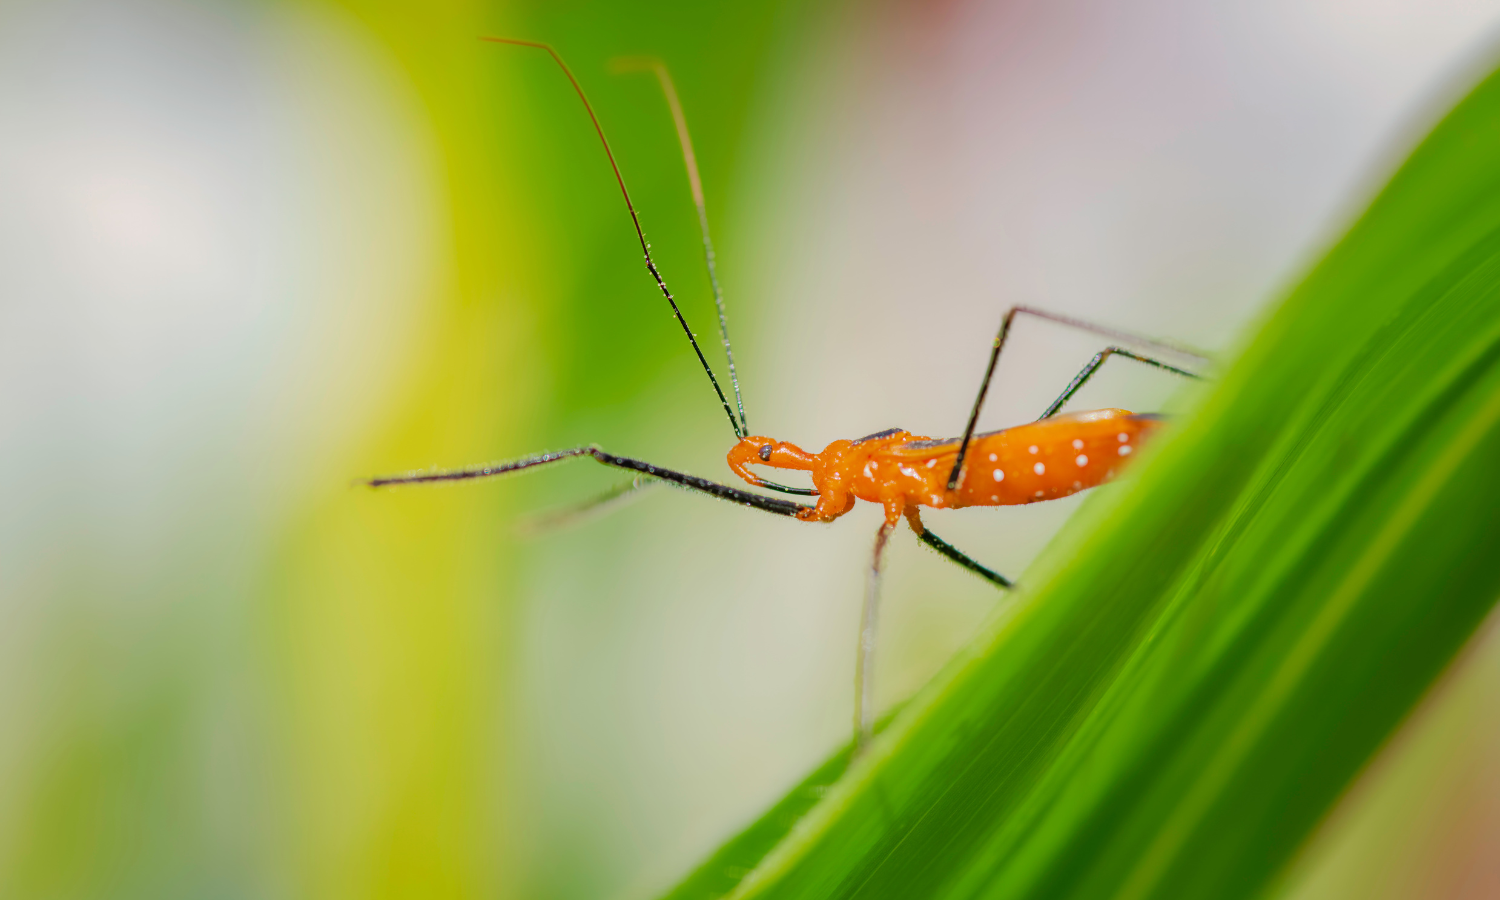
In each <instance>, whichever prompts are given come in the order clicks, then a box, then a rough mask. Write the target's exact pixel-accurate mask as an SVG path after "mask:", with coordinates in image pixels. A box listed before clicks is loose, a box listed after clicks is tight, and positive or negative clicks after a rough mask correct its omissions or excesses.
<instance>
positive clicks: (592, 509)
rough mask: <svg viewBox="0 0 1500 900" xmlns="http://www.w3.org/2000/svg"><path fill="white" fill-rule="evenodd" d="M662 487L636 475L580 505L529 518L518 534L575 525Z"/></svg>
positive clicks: (655, 482) (518, 528) (521, 522)
mask: <svg viewBox="0 0 1500 900" xmlns="http://www.w3.org/2000/svg"><path fill="white" fill-rule="evenodd" d="M659 484H661V482H660V481H658V480H656V479H655V478H652V477H651V476H649V475H637V476H636V477H634V478H632V479H630V480H629V481H627V482H625V483H623V484H617V485H615V486H614V487H612V488H610V489H609V490H607V491H605V492H603V493H601V494H598V495H596V496H593V497H590V498H589V499H587V500H584V501H582V502H580V503H575V504H573V505H572V506H565V507H562V508H561V509H553V510H548V511H547V512H542V513H538V514H536V515H532V516H528V517H526V518H524V519H522V520H521V521H520V522H518V523H517V525H516V532H517V533H518V534H520V535H521V536H523V537H536V536H538V535H541V534H545V533H547V532H549V531H554V530H556V529H559V528H566V527H568V526H570V525H576V524H578V523H579V522H582V521H584V520H586V519H591V518H593V517H594V516H597V515H599V514H600V513H602V512H605V511H606V510H609V509H612V508H614V507H616V506H619V505H620V504H623V503H627V502H629V501H630V500H632V499H634V498H636V497H638V496H640V495H641V493H642V492H643V491H645V490H646V489H647V488H652V487H656V486H657V485H659Z"/></svg>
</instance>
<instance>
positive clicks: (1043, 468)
mask: <svg viewBox="0 0 1500 900" xmlns="http://www.w3.org/2000/svg"><path fill="white" fill-rule="evenodd" d="M1031 471H1033V472H1035V473H1037V474H1038V475H1040V474H1042V473H1043V472H1045V471H1047V467H1046V466H1044V465H1042V464H1041V463H1037V464H1036V465H1034V466H1032V467H1031Z"/></svg>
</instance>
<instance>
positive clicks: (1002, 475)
mask: <svg viewBox="0 0 1500 900" xmlns="http://www.w3.org/2000/svg"><path fill="white" fill-rule="evenodd" d="M994 475H995V480H996V481H1004V480H1005V472H1004V471H1002V470H1000V469H996V470H995V472H994Z"/></svg>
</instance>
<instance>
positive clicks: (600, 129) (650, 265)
mask: <svg viewBox="0 0 1500 900" xmlns="http://www.w3.org/2000/svg"><path fill="white" fill-rule="evenodd" d="M480 40H482V41H488V42H490V43H494V44H511V45H513V46H516V47H535V48H536V49H538V50H545V51H547V55H548V56H551V57H552V60H553V61H554V62H556V63H557V65H558V68H560V69H562V71H563V74H564V75H566V76H567V77H568V81H569V82H570V83H571V84H572V85H573V90H574V92H575V93H577V94H578V99H579V100H581V101H583V108H584V110H585V111H586V112H587V113H588V114H589V121H591V122H593V123H594V132H595V133H596V134H598V135H599V143H600V144H602V145H603V146H604V155H605V156H607V157H609V166H610V168H611V169H613V170H614V173H615V182H616V183H618V184H619V185H620V196H622V197H624V198H625V209H626V211H628V212H629V213H630V224H632V225H634V226H635V236H636V237H637V238H638V239H639V240H640V242H641V253H642V254H644V255H645V257H646V270H647V271H648V272H650V273H651V277H652V278H654V279H656V286H657V287H658V288H660V289H661V292H662V296H664V297H666V298H667V303H668V305H670V306H671V307H672V315H673V316H675V317H676V318H677V324H679V325H681V326H682V332H683V334H686V335H687V339H688V343H690V344H692V345H693V352H694V353H696V354H697V355H698V362H699V363H700V364H701V365H702V366H703V373H704V374H705V375H707V376H708V381H709V384H712V385H713V387H714V393H715V394H717V395H718V396H719V403H721V404H723V406H724V414H725V415H727V416H728V417H729V426H730V427H731V428H733V429H734V436H735V437H736V438H743V437H744V436H745V435H746V434H748V432H747V431H746V430H745V427H744V425H743V424H742V423H741V422H740V421H739V420H738V419H736V418H735V417H734V410H733V409H732V408H731V407H730V405H729V398H727V397H725V396H724V390H723V388H720V387H719V379H718V378H716V377H714V370H713V368H712V367H711V366H709V364H708V359H707V358H706V357H704V355H703V349H702V348H701V347H699V346H698V339H697V338H696V337H695V336H694V335H693V329H691V328H689V327H688V323H687V319H685V318H683V315H682V310H680V309H678V308H677V301H676V300H674V299H673V298H672V292H671V291H670V290H668V289H667V283H666V281H664V280H663V279H662V277H661V272H660V271H659V270H658V269H657V268H656V261H655V260H653V259H652V258H651V245H650V244H648V243H647V242H646V233H645V232H644V231H642V230H641V220H640V217H639V216H638V215H636V212H635V204H634V203H632V202H631V200H630V191H629V190H627V189H626V187H625V176H624V175H622V174H621V173H620V164H619V163H618V162H616V161H615V152H614V151H613V150H611V149H610V146H609V139H608V138H606V137H605V136H604V126H602V125H600V124H599V117H598V116H597V115H595V114H594V107H593V104H591V103H589V98H588V97H587V96H586V95H585V94H584V93H583V85H581V84H579V83H578V79H577V78H575V77H574V76H573V70H572V69H569V68H568V64H567V63H565V62H563V59H562V57H561V56H558V55H557V51H556V50H554V49H552V45H550V44H543V43H540V42H538V41H520V40H515V39H513V38H500V37H482V38H480ZM694 168H696V166H695V167H694ZM699 209H700V210H701V209H702V206H701V204H700V206H699ZM705 234H706V232H705ZM711 254H712V251H710V258H711ZM716 296H717V292H716ZM722 309H723V308H722V306H721V307H720V313H721V318H720V321H721V322H722V321H723V319H722ZM724 343H725V347H726V348H727V347H728V344H729V338H728V337H727V335H726V337H725V339H724ZM733 373H734V364H733V362H732V361H731V363H730V375H731V377H733ZM735 397H736V399H738V397H739V382H738V380H736V381H735ZM742 408H743V404H742Z"/></svg>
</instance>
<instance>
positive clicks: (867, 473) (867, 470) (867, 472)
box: [865, 462, 875, 478]
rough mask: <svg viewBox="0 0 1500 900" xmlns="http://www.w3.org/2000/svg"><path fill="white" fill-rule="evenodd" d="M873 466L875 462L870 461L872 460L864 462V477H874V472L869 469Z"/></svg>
mask: <svg viewBox="0 0 1500 900" xmlns="http://www.w3.org/2000/svg"><path fill="white" fill-rule="evenodd" d="M874 467H875V464H874V463H872V462H867V463H865V477H866V478H874V477H875V473H874V472H873V471H871V470H872V469H873V468H874Z"/></svg>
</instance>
